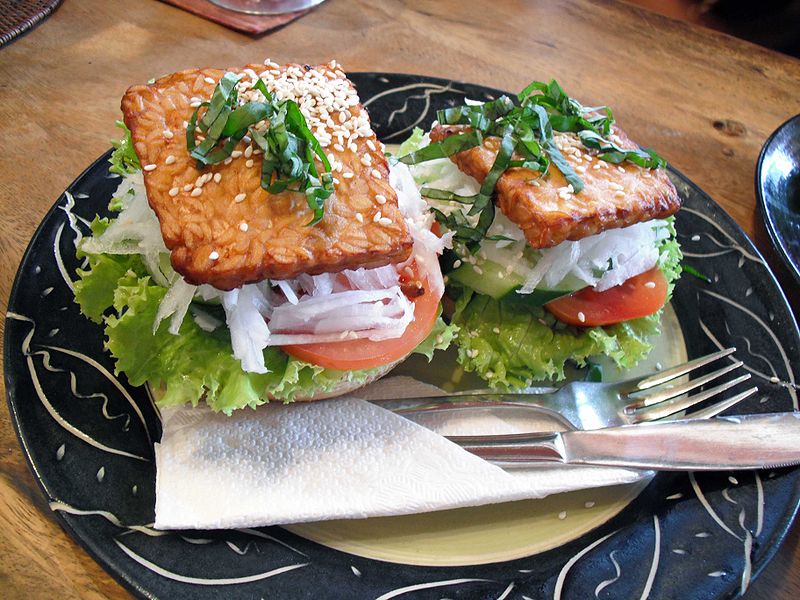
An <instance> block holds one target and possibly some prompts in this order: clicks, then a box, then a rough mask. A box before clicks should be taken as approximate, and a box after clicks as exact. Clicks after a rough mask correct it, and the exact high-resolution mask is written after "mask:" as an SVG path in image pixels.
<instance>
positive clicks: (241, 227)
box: [239, 222, 248, 231]
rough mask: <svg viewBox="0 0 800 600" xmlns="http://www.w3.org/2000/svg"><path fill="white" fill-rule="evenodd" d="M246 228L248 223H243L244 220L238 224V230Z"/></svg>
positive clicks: (245, 229)
mask: <svg viewBox="0 0 800 600" xmlns="http://www.w3.org/2000/svg"><path fill="white" fill-rule="evenodd" d="M247 229H248V225H247V223H244V222H243V223H240V224H239V230H240V231H247Z"/></svg>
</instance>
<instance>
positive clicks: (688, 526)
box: [5, 73, 800, 600]
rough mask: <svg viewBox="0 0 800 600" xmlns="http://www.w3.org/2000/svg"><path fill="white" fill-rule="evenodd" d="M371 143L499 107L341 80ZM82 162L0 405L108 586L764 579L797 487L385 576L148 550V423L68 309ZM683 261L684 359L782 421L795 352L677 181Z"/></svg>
mask: <svg viewBox="0 0 800 600" xmlns="http://www.w3.org/2000/svg"><path fill="white" fill-rule="evenodd" d="M353 80H354V81H355V83H356V84H357V86H358V89H359V92H360V95H361V98H362V100H363V101H364V104H366V105H368V108H369V110H370V113H371V115H372V118H373V122H374V124H375V129H376V130H377V132H378V135H379V136H380V137H381V138H382V139H383V140H384V141H387V142H393V141H400V140H402V139H403V138H404V137H405V136H406V135H408V134H409V133H410V131H411V129H412V128H413V126H415V125H421V126H426V125H428V124H429V123H430V122H431V121H432V119H433V118H434V109H435V108H437V107H442V106H447V105H452V104H454V103H456V102H460V101H461V100H462V99H463V98H464V97H465V96H466V97H469V98H473V99H478V100H483V99H488V98H492V97H494V96H495V95H497V94H498V93H499V92H498V91H497V90H492V89H487V88H483V87H478V86H474V85H468V84H461V83H455V82H450V81H444V80H438V79H432V78H424V77H415V76H408V75H383V74H372V73H366V74H355V75H353ZM106 160H107V156H103V157H101V158H100V159H98V160H97V161H96V162H95V163H94V164H93V165H92V166H90V167H89V168H88V169H87V170H86V171H85V172H84V173H83V174H82V175H81V176H80V177H78V179H77V180H76V181H75V182H74V183H73V184H72V185H71V186H70V187H69V189H68V190H67V191H66V192H65V193H64V195H62V196H61V198H59V199H58V201H57V203H56V205H55V206H54V207H53V209H52V210H51V211H50V212H49V214H48V215H47V216H46V217H45V219H44V221H43V222H42V224H41V226H40V227H39V230H38V231H37V232H36V235H35V236H34V238H33V240H32V241H31V244H30V246H29V248H28V251H27V253H26V254H25V257H24V259H23V261H22V264H21V265H20V268H19V273H18V275H17V279H16V282H15V284H14V289H13V292H12V294H11V299H10V303H9V313H8V316H7V319H6V337H5V365H6V373H5V376H6V388H7V390H8V402H9V408H10V410H11V414H12V416H13V419H14V423H15V425H16V427H17V431H18V434H19V438H20V441H21V444H22V447H23V449H24V451H25V454H26V456H27V458H28V460H29V462H30V465H31V468H32V470H33V473H34V476H35V477H36V479H37V480H38V481H39V483H40V485H41V487H42V490H43V492H44V493H45V495H46V496H47V499H48V501H49V502H50V503H51V507H52V508H53V510H54V511H55V514H56V515H57V516H58V517H59V519H60V520H61V522H62V524H63V525H64V527H65V528H66V529H67V530H68V531H69V532H70V534H71V535H72V536H73V537H75V539H77V540H78V541H79V542H80V543H81V544H82V545H83V546H84V547H85V548H86V549H87V550H88V551H89V553H90V554H91V555H92V556H93V557H94V558H95V559H96V560H97V561H99V562H100V563H101V564H102V565H103V566H104V567H105V568H106V569H107V570H108V571H109V572H110V573H111V574H112V575H113V576H114V577H116V578H117V579H118V580H119V581H120V582H121V583H122V584H123V585H125V586H126V587H127V588H128V589H130V590H132V591H133V592H134V593H136V594H138V595H141V596H144V597H148V598H156V597H158V598H195V599H196V598H219V597H225V598H320V597H332V598H338V597H341V598H380V599H384V600H386V599H389V598H394V597H403V598H406V597H409V598H410V597H413V598H442V597H447V598H592V597H597V598H599V599H603V598H628V597H637V598H638V597H646V596H647V597H650V598H686V597H692V598H732V597H735V596H737V595H739V594H740V593H741V592H742V590H745V589H746V588H747V585H748V584H749V582H750V581H751V578H752V577H753V576H755V575H756V574H757V573H758V572H759V571H760V570H761V569H762V568H763V567H764V565H765V564H766V563H767V562H768V561H769V559H770V557H771V556H772V555H773V553H774V552H775V549H776V548H777V545H778V544H779V543H780V541H781V539H782V538H783V536H784V535H785V533H786V530H787V528H788V527H789V525H790V523H791V521H792V518H793V516H794V514H795V511H796V509H797V506H798V500H799V498H798V495H799V490H800V486H798V481H799V480H800V470H797V469H782V470H774V471H765V472H750V471H747V472H737V473H726V474H714V473H712V474H703V475H700V474H698V475H697V476H696V477H695V476H692V475H687V474H685V473H678V474H666V473H665V474H660V475H658V476H657V477H655V478H654V479H653V481H652V482H651V483H650V485H649V486H648V487H647V488H646V489H645V490H644V492H642V494H640V496H639V497H638V498H637V499H636V500H635V501H634V502H633V503H631V504H630V505H629V506H628V508H627V509H625V510H624V511H623V512H622V513H620V514H619V515H618V516H617V517H615V518H613V519H612V520H611V521H609V522H607V523H605V524H604V525H602V526H600V527H599V528H597V529H595V530H593V531H591V532H590V533H588V534H586V535H583V536H581V537H579V538H578V539H576V540H574V541H572V542H569V543H567V544H565V545H563V546H560V547H558V548H556V549H554V550H550V551H547V552H544V553H542V554H539V555H537V556H535V557H525V558H520V559H516V560H510V561H507V562H499V563H493V564H484V565H467V566H459V567H424V566H412V565H405V564H391V563H385V562H380V561H376V560H371V559H367V558H361V557H358V556H354V555H350V554H346V553H343V552H339V551H336V550H332V549H330V548H327V547H325V546H322V545H319V544H316V543H314V542H310V541H307V540H305V539H303V538H300V537H298V536H295V535H293V534H291V533H289V532H287V531H286V530H284V529H281V528H279V527H270V528H263V529H258V530H243V531H214V532H206V531H204V532H179V533H177V532H173V533H168V534H156V532H153V531H152V530H150V529H149V528H147V527H140V525H146V524H148V523H151V522H152V520H153V506H154V478H155V466H154V462H153V453H152V442H153V440H157V439H158V438H159V435H160V432H159V424H158V420H157V418H156V413H155V410H154V409H153V406H152V404H151V402H150V399H149V398H148V395H147V393H146V392H145V390H143V389H135V388H131V387H130V386H129V385H128V384H127V382H126V380H125V378H124V377H119V378H117V377H115V376H114V375H113V366H112V363H111V361H110V359H109V357H108V356H107V355H106V354H105V353H104V352H103V340H102V332H101V330H100V328H98V327H97V326H95V325H94V324H92V323H90V322H89V321H87V320H86V319H84V318H83V317H82V316H81V315H80V313H79V312H78V309H77V307H76V305H75V304H74V303H73V301H72V292H71V285H72V283H71V279H72V278H74V272H75V269H76V268H77V267H78V266H79V265H78V261H77V260H76V259H75V257H74V242H75V240H76V238H78V237H80V235H82V233H85V232H86V231H87V229H86V225H87V222H88V220H90V219H91V218H92V217H93V216H94V215H95V214H96V213H98V212H99V213H103V212H104V211H105V206H106V205H107V203H108V200H109V197H110V195H111V193H112V191H113V190H114V189H115V187H116V185H117V183H118V180H117V179H115V178H113V177H112V176H110V175H109V174H108V171H107V168H106V166H107V162H106ZM673 176H674V180H675V182H676V185H677V187H678V189H679V192H680V194H681V196H682V197H683V199H684V202H685V207H684V209H683V210H682V211H681V212H680V213H679V215H678V232H679V236H680V241H681V243H682V245H683V248H684V251H685V254H686V261H687V262H688V263H689V264H691V265H693V266H694V267H695V268H697V269H698V270H700V271H702V272H703V273H705V274H706V275H708V276H709V277H710V278H711V280H712V283H710V284H708V283H705V282H703V281H701V280H700V279H697V278H694V277H690V276H684V277H683V279H682V280H681V282H680V283H679V285H678V286H677V289H676V294H675V298H674V301H673V304H674V307H675V310H676V312H677V314H678V318H679V320H680V323H681V327H682V328H683V334H684V337H685V339H686V344H687V351H688V353H689V355H690V356H698V355H701V354H704V353H708V352H710V351H712V350H715V349H717V348H721V347H725V346H731V345H735V346H737V347H738V348H739V352H738V356H739V357H740V358H741V359H742V360H744V361H745V363H746V368H747V370H748V371H749V372H750V373H752V375H753V378H754V379H755V381H756V382H757V384H758V386H759V387H760V389H761V393H760V394H759V395H758V396H756V397H754V398H753V399H752V400H751V401H749V402H748V403H746V404H744V405H743V407H742V409H741V410H742V412H772V411H785V410H792V409H796V408H797V402H798V400H797V393H798V392H797V386H796V383H795V382H796V378H797V375H798V373H797V369H798V365H800V336H799V335H798V330H797V325H796V323H795V320H794V317H793V315H792V313H791V312H790V310H789V308H788V307H787V304H786V301H785V299H784V297H783V295H782V293H781V291H780V289H779V288H778V286H777V284H776V283H775V280H774V278H773V276H772V274H771V273H770V271H769V269H768V268H767V266H766V265H765V264H764V261H763V259H762V258H761V256H760V255H759V254H758V252H757V251H756V250H755V248H754V247H753V245H752V244H751V243H750V241H749V240H748V239H747V238H746V237H745V235H744V234H743V233H742V231H741V230H740V229H739V227H737V225H736V224H735V223H734V222H733V221H732V220H731V218H730V217H728V216H727V215H726V214H725V213H724V212H723V211H722V209H721V208H720V207H719V206H718V205H717V204H715V203H714V202H713V201H712V200H711V199H710V198H709V197H708V196H706V195H705V194H704V193H703V192H702V191H701V190H699V189H698V188H697V187H696V186H694V185H693V184H692V183H691V182H690V181H688V180H686V179H685V178H684V177H683V176H681V175H680V174H679V173H673Z"/></svg>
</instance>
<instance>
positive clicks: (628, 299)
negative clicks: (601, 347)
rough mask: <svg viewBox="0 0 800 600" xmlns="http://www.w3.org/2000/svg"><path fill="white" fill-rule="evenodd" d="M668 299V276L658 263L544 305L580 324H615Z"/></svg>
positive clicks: (652, 309) (561, 318)
mask: <svg viewBox="0 0 800 600" xmlns="http://www.w3.org/2000/svg"><path fill="white" fill-rule="evenodd" d="M666 300H667V280H666V278H665V277H664V274H663V273H662V272H661V270H660V269H659V268H658V267H654V268H652V269H650V270H649V271H646V272H644V273H641V274H640V275H635V276H634V277H631V278H630V279H628V280H627V281H626V282H625V283H622V284H620V285H618V286H615V287H613V288H610V289H607V290H605V291H603V292H597V291H595V290H594V289H593V288H586V289H583V290H581V291H579V292H575V293H574V294H571V295H569V296H564V297H562V298H558V299H556V300H553V301H552V302H548V303H547V304H545V305H544V307H545V308H546V309H547V310H549V311H550V312H551V313H552V314H553V315H554V316H555V317H556V318H557V319H558V320H559V321H562V322H564V323H567V324H569V325H575V326H577V327H595V326H598V325H613V324H614V323H621V322H622V321H628V320H630V319H637V318H639V317H646V316H647V315H652V314H653V313H654V312H656V311H657V310H658V309H659V308H661V307H662V306H664V302H666Z"/></svg>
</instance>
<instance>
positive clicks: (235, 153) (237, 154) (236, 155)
mask: <svg viewBox="0 0 800 600" xmlns="http://www.w3.org/2000/svg"><path fill="white" fill-rule="evenodd" d="M241 155H242V151H241V150H234V151H233V152H231V158H239V157H240V156H241Z"/></svg>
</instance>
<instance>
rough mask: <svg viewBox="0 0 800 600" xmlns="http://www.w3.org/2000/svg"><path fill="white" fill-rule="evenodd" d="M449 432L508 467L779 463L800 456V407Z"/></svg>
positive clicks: (693, 467) (798, 460) (698, 467)
mask: <svg viewBox="0 0 800 600" xmlns="http://www.w3.org/2000/svg"><path fill="white" fill-rule="evenodd" d="M448 439H450V440H451V441H453V442H455V443H457V444H459V445H460V446H461V447H462V448H464V449H465V450H467V451H469V452H472V453H473V454H476V455H477V456H480V457H481V458H484V459H486V460H489V461H491V462H493V463H496V464H499V465H500V466H504V467H528V466H532V465H536V464H550V465H551V466H552V464H553V463H561V464H565V465H601V466H615V467H633V468H637V469H651V470H658V471H718V470H730V469H762V468H771V467H772V468H776V467H783V466H789V465H795V464H800V443H798V442H800V412H793V413H792V412H788V413H769V414H759V415H742V416H726V417H715V418H713V419H695V420H692V419H685V420H677V421H668V422H658V423H640V424H638V425H624V426H620V427H609V428H606V429H595V430H592V431H562V432H556V433H549V434H508V435H488V436H448Z"/></svg>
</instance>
